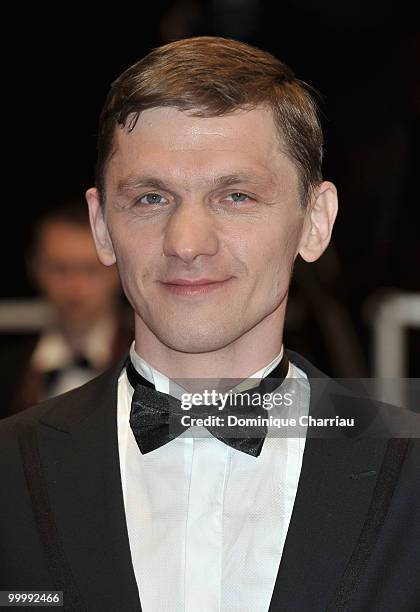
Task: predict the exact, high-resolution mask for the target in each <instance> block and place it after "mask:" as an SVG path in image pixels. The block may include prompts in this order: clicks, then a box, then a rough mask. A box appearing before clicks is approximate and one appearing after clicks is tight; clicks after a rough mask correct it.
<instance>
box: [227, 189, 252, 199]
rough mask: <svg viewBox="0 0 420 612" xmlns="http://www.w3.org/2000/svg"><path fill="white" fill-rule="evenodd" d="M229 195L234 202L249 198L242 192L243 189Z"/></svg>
mask: <svg viewBox="0 0 420 612" xmlns="http://www.w3.org/2000/svg"><path fill="white" fill-rule="evenodd" d="M229 197H230V198H232V200H233V201H234V202H245V201H246V200H248V199H249V198H248V196H247V195H246V193H242V192H241V191H235V192H234V193H231V194H229Z"/></svg>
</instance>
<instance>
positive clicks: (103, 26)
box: [1, 0, 420, 376]
mask: <svg viewBox="0 0 420 612" xmlns="http://www.w3.org/2000/svg"><path fill="white" fill-rule="evenodd" d="M17 13H18V10H15V11H14V12H13V11H11V12H10V15H9V17H8V18H7V19H6V21H5V25H4V26H3V29H4V33H5V34H7V35H8V37H9V40H10V43H9V44H8V47H7V49H6V50H5V52H4V53H3V88H2V90H3V101H4V103H5V111H4V113H3V120H4V123H3V134H4V135H5V138H4V140H3V154H4V158H3V159H4V161H3V165H4V168H5V175H4V179H3V180H4V182H3V185H4V187H5V189H4V190H3V198H4V200H3V208H2V210H3V222H4V225H3V232H2V233H3V240H2V241H1V257H2V262H3V275H2V276H3V278H2V284H1V292H2V293H1V297H2V298H11V297H26V296H32V295H33V293H34V290H33V288H32V287H31V285H30V283H29V280H28V278H27V276H26V273H25V269H24V258H23V253H24V250H25V245H26V243H27V236H28V231H29V230H30V227H31V224H32V222H33V221H34V220H35V219H36V218H37V216H38V215H39V214H40V213H42V212H43V211H44V210H46V209H47V208H48V207H50V206H53V205H54V202H55V201H57V200H58V199H60V200H62V199H63V198H65V197H66V196H69V197H70V196H74V195H76V196H77V195H80V194H82V193H83V192H84V191H85V190H86V188H87V187H89V186H91V185H92V184H93V171H94V165H95V158H96V151H95V141H96V129H97V120H98V115H99V112H100V109H101V106H102V104H103V101H104V99H105V96H106V93H107V91H108V88H109V86H110V84H111V82H112V81H113V79H114V78H116V77H117V76H118V75H119V74H120V73H121V72H122V71H123V70H124V69H125V68H127V67H128V66H129V65H131V64H132V63H134V62H135V61H136V60H138V59H139V58H140V57H141V56H142V55H143V54H144V53H146V52H147V51H148V50H149V49H150V48H152V47H153V46H156V45H159V44H161V43H162V42H167V41H168V40H172V39H176V38H183V37H187V36H190V35H199V34H217V35H222V36H228V37H229V36H231V37H233V38H238V39H241V40H244V41H246V42H250V43H252V44H256V45H257V46H260V47H261V48H263V49H266V50H268V51H271V52H272V53H274V54H275V55H277V56H278V57H279V58H280V59H282V60H283V61H285V62H286V63H288V64H289V65H290V66H291V67H292V68H293V69H294V71H295V72H296V74H297V75H298V76H299V77H300V78H301V79H303V80H305V81H307V82H308V83H310V84H311V85H312V86H314V87H315V88H316V89H317V90H318V91H320V92H321V94H322V97H323V103H322V121H323V126H324V130H325V136H326V148H325V164H324V176H325V178H326V179H329V180H332V181H333V182H335V183H336V185H337V187H338V190H339V196H340V211H339V216H338V219H337V222H336V228H335V233H334V240H333V244H332V247H331V249H329V251H328V253H329V255H328V254H327V256H326V259H325V261H326V262H327V263H326V264H325V263H324V264H320V266H318V268H315V269H316V270H318V272H316V274H319V278H321V281H320V282H321V283H323V284H324V286H325V287H326V289H327V292H328V294H330V295H332V296H333V297H334V299H336V300H337V301H338V302H339V303H340V304H342V305H344V306H345V308H346V309H347V310H348V315H349V317H350V320H351V323H352V326H353V331H354V335H355V338H356V339H357V342H359V343H360V347H361V349H362V352H363V359H364V360H365V361H366V365H367V368H368V369H370V368H371V363H372V351H371V328H370V323H369V318H370V319H372V317H374V312H375V308H374V307H375V303H376V300H377V299H378V298H377V296H381V295H382V294H384V293H386V292H387V291H390V290H394V289H396V290H404V291H420V273H419V264H420V257H419V255H420V252H419V244H420V240H419V234H420V229H419V227H420V225H419V212H418V211H419V206H420V196H419V187H418V176H419V168H420V163H419V162H420V159H419V152H418V151H419V146H420V130H419V116H420V44H419V28H418V26H417V20H416V19H414V15H413V14H412V13H411V12H410V11H409V10H408V7H407V5H406V4H404V3H392V2H389V1H387V0H383V1H379V0H372V1H370V2H367V3H362V2H360V1H355V0H353V1H352V2H350V1H345V2H337V1H336V0H321V1H318V2H310V1H308V0H289V1H285V2H276V3H274V2H271V3H270V2H254V1H252V0H248V2H247V1H246V0H229V1H226V0H224V1H222V0H219V1H213V2H194V1H193V0H184V1H183V2H162V1H157V2H156V1H153V2H151V3H149V4H148V5H147V10H146V9H145V7H144V6H143V7H142V6H141V5H140V3H139V4H138V5H136V6H135V7H134V8H133V7H130V6H128V5H126V4H121V5H109V7H108V8H105V5H103V6H102V8H101V9H98V13H97V14H96V15H88V14H86V13H85V11H84V10H83V11H82V10H79V11H78V12H76V10H75V9H74V8H73V6H72V5H60V8H59V10H58V9H51V8H48V9H47V8H42V7H39V6H37V7H36V9H23V8H22V10H21V14H19V15H18V14H17ZM323 266H324V268H325V269H323ZM293 291H294V289H293V290H292V294H293ZM297 292H299V289H297ZM298 303H299V300H298ZM305 325H306V326H305ZM305 325H303V324H302V325H300V324H299V317H298V323H297V326H296V325H295V328H294V331H293V330H292V332H291V338H293V344H294V346H291V348H297V349H301V350H302V351H305V350H306V353H307V356H308V357H312V358H313V359H314V360H315V361H317V364H318V365H320V366H321V367H322V366H324V367H325V369H327V370H328V369H329V370H331V359H330V360H328V358H327V357H326V356H325V354H326V353H325V350H324V347H323V340H322V337H321V335H319V337H318V336H317V334H318V332H319V330H317V329H316V328H315V327H314V326H313V325H311V318H310V316H309V317H307V320H306V324H305ZM292 327H293V326H292ZM305 344H306V345H307V346H306V348H305ZM409 346H410V351H411V357H412V359H411V365H410V375H412V376H414V375H416V376H420V374H419V373H418V372H419V369H418V360H417V359H414V358H413V356H414V357H415V356H416V355H418V335H416V333H415V332H413V333H412V334H411V335H410V345H409ZM415 364H417V365H415Z"/></svg>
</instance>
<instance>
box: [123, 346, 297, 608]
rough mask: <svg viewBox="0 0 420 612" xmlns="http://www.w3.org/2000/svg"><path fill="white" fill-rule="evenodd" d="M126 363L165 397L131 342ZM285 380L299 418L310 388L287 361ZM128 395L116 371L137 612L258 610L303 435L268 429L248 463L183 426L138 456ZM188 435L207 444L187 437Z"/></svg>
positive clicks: (285, 519)
mask: <svg viewBox="0 0 420 612" xmlns="http://www.w3.org/2000/svg"><path fill="white" fill-rule="evenodd" d="M282 355H283V348H282V349H281V351H280V353H279V355H277V357H276V358H275V359H273V360H272V361H271V362H270V363H269V364H268V365H267V366H265V367H264V368H262V369H261V370H259V371H258V372H256V373H255V374H253V375H252V377H250V378H257V379H258V378H263V377H265V376H267V375H268V374H269V373H270V372H271V371H272V370H273V369H274V368H275V367H276V365H277V364H278V363H279V361H280V359H281V357H282ZM130 356H131V360H132V362H133V365H134V367H135V368H136V369H137V370H138V371H139V372H140V373H141V375H142V376H143V377H144V378H146V379H147V380H149V381H150V382H152V383H154V385H155V388H156V389H157V390H158V391H161V392H163V393H169V379H168V378H167V377H166V376H165V375H163V374H162V373H160V372H158V371H157V370H156V369H154V368H153V367H151V366H150V365H149V364H147V363H146V362H145V361H144V360H143V359H142V358H141V357H140V356H139V355H138V354H137V353H136V352H135V350H134V342H133V344H132V346H131V349H130ZM292 379H295V380H292ZM289 383H291V384H294V386H293V389H294V390H293V393H294V394H295V395H294V401H293V404H292V406H291V407H290V408H288V409H287V411H288V416H289V417H290V416H297V415H298V414H299V415H302V414H307V412H308V407H309V383H308V381H307V377H306V374H305V373H304V372H302V370H300V369H299V368H297V367H296V366H295V365H294V364H292V363H290V365H289V371H288V374H287V378H286V380H285V381H284V383H283V385H284V384H289ZM255 384H258V381H256V383H255ZM248 386H250V385H248ZM254 386H255V385H254ZM283 389H284V386H282V391H283ZM132 395H133V389H132V387H131V385H130V383H129V381H128V378H127V374H126V371H125V369H124V370H123V372H122V373H121V375H120V377H119V380H118V445H119V456H120V466H121V478H122V487H123V495H124V505H125V513H126V519H127V527H128V536H129V543H130V550H131V558H132V562H133V567H134V573H135V577H136V581H137V586H138V589H139V595H140V602H141V606H142V610H143V612H181V611H182V612H267V610H268V608H269V605H270V601H271V596H272V593H273V589H274V583H275V580H276V576H277V572H278V569H279V564H280V559H281V555H282V551H283V546H284V542H285V539H286V534H287V530H288V527H289V522H290V517H291V514H292V510H293V504H294V500H295V496H296V491H297V486H298V482H299V476H300V471H301V466H302V458H303V451H304V447H305V436H301V437H286V433H283V436H284V437H278V431H279V430H278V429H276V431H277V433H273V434H272V436H271V435H270V434H271V429H270V427H269V429H268V431H269V433H268V434H267V437H266V438H265V440H264V444H263V448H262V451H261V454H260V455H259V456H258V457H254V456H251V455H248V454H246V453H244V452H242V451H238V450H236V449H234V448H232V447H230V446H229V445H227V444H225V443H224V442H222V441H220V440H218V439H217V438H215V437H213V436H212V435H211V434H209V433H208V432H207V430H205V429H204V428H190V429H189V430H187V431H186V432H184V434H183V435H182V436H179V437H178V438H175V439H174V440H172V441H170V442H169V443H167V444H165V445H164V446H162V447H160V448H157V449H155V450H154V451H151V452H149V453H146V454H144V455H142V453H141V452H140V450H139V448H138V446H137V443H136V440H135V438H134V435H133V433H132V430H131V428H130V424H129V417H130V408H131V398H132ZM283 410H284V408H283ZM271 412H273V410H272V411H271ZM282 416H284V412H282ZM193 429H196V432H197V434H198V435H201V436H202V435H203V433H206V434H207V435H206V437H193V435H192V431H193ZM199 430H201V431H199ZM273 431H274V430H273ZM289 435H293V434H289Z"/></svg>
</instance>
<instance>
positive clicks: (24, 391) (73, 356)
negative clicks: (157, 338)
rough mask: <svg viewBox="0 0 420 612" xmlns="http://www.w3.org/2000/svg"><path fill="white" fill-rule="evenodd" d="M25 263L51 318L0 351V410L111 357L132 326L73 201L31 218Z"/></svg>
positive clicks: (85, 376) (112, 273)
mask: <svg viewBox="0 0 420 612" xmlns="http://www.w3.org/2000/svg"><path fill="white" fill-rule="evenodd" d="M26 263H27V268H28V273H29V277H30V278H31V280H32V281H33V284H34V286H35V287H36V289H37V291H38V292H39V294H40V295H41V296H42V297H43V298H44V299H45V302H46V304H47V305H48V307H49V308H50V311H51V317H50V320H49V322H48V324H47V325H46V326H45V328H44V329H42V330H40V332H39V333H34V334H31V335H22V337H21V338H18V339H16V341H15V342H14V343H13V345H12V346H11V342H10V341H9V342H8V346H7V349H6V350H5V349H3V350H2V352H1V354H0V362H1V364H2V367H1V388H2V390H3V394H2V407H1V415H2V416H6V415H7V414H12V413H14V412H19V411H20V410H23V409H24V408H28V407H30V406H32V405H34V404H35V403H37V402H39V401H41V400H43V399H46V398H48V397H52V396H54V395H58V394H59V393H64V392H65V391H68V390H70V389H73V388H75V387H77V386H80V385H81V384H83V383H85V382H87V381H88V380H90V379H92V378H93V377H94V376H97V375H98V374H99V373H101V372H102V371H104V370H105V369H107V368H108V367H110V366H111V365H114V364H115V363H117V361H119V359H120V358H121V355H122V354H123V352H125V351H126V348H127V346H128V343H129V342H130V339H131V335H132V333H133V332H132V328H131V316H130V318H128V316H127V313H125V312H124V308H123V307H122V301H121V300H120V296H121V285H120V282H119V278H118V274H117V272H116V270H115V269H113V268H105V267H104V266H102V264H101V263H100V262H99V261H98V258H97V254H96V250H95V245H94V242H93V240H92V234H91V231H90V225H89V215H88V212H87V210H86V204H84V203H83V202H82V201H81V200H79V199H75V200H72V199H69V200H66V201H64V202H63V203H61V204H59V205H58V206H57V207H56V208H53V209H50V210H48V211H47V212H45V213H44V214H43V215H42V216H41V217H40V218H39V219H38V221H37V223H36V224H35V226H34V228H33V230H32V240H31V244H30V246H29V247H28V250H27V253H26Z"/></svg>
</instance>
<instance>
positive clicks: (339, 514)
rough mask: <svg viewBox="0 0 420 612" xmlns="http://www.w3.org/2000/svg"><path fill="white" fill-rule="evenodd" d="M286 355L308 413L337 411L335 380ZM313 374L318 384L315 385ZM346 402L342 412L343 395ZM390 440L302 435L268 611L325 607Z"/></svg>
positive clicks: (355, 541) (352, 545)
mask: <svg viewBox="0 0 420 612" xmlns="http://www.w3.org/2000/svg"><path fill="white" fill-rule="evenodd" d="M289 355H290V359H291V361H292V362H293V363H295V364H296V365H297V366H298V367H300V368H301V369H302V370H303V371H304V372H305V373H306V374H307V375H308V378H309V382H310V385H311V398H310V407H309V413H310V414H311V415H317V416H320V415H321V414H322V415H324V416H333V415H336V414H340V408H341V406H340V396H339V395H338V394H337V393H336V386H335V384H334V383H333V381H331V379H328V377H325V375H324V374H322V373H321V372H320V371H319V370H317V369H316V368H314V367H313V366H312V365H311V364H310V363H309V362H307V361H306V360H305V359H303V358H302V357H300V356H299V355H297V354H296V353H292V352H291V351H290V352H289ZM311 379H312V380H311ZM314 379H315V380H318V381H319V383H317V384H314ZM322 380H323V381H325V384H323V383H322ZM332 390H333V391H332ZM344 405H345V410H347V407H348V398H347V397H346V401H345V402H344ZM364 405H365V404H363V406H364ZM355 407H356V404H355ZM387 445H388V440H386V439H373V438H356V439H354V438H353V439H352V438H350V439H349V438H348V437H346V434H343V435H342V436H341V437H340V438H339V437H337V436H335V437H333V438H322V439H320V438H313V437H312V438H311V437H308V438H307V440H306V444H305V452H304V456H303V464H302V471H301V475H300V479H299V486H298V491H297V495H296V499H295V504H294V508H293V513H292V517H291V522H290V525H289V530H288V533H287V538H286V542H285V546H284V550H283V555H282V559H281V563H280V567H279V572H278V575H277V580H276V583H275V587H274V592H273V596H272V600H271V604H270V608H269V612H277V611H280V610H281V611H282V612H289V611H292V610H293V611H296V612H297V611H300V610H312V611H313V612H318V611H319V612H321V611H322V612H325V610H328V609H329V607H328V606H329V602H330V601H331V600H332V599H333V598H334V596H335V595H336V594H337V590H339V586H340V581H341V579H342V576H343V574H344V573H345V570H346V567H347V566H348V564H349V561H350V559H351V558H352V554H353V553H354V550H355V548H356V547H357V544H358V541H359V538H360V535H361V532H362V530H363V527H364V524H365V521H366V518H367V515H368V512H369V509H370V507H371V502H372V497H373V495H374V492H375V487H376V485H377V480H378V474H379V473H380V471H381V464H382V461H383V458H384V454H385V451H386V448H387ZM333 609H334V610H339V609H341V608H340V607H335V608H333Z"/></svg>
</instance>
